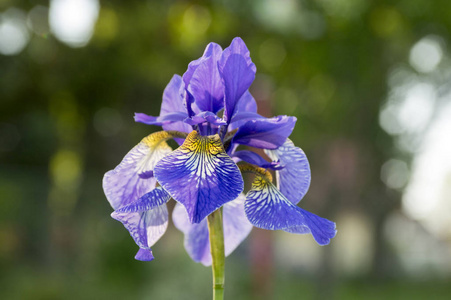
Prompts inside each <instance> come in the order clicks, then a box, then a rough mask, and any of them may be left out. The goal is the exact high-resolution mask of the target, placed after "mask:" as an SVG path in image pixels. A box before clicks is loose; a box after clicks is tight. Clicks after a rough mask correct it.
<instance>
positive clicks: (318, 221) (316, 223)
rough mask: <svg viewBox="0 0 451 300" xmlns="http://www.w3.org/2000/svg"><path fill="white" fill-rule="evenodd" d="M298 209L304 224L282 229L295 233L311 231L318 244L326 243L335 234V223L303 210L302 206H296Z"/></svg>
mask: <svg viewBox="0 0 451 300" xmlns="http://www.w3.org/2000/svg"><path fill="white" fill-rule="evenodd" d="M298 210H299V211H300V212H301V214H302V215H303V216H304V220H305V225H301V226H295V227H291V228H287V229H284V231H286V232H289V233H297V234H306V233H311V234H312V235H313V238H314V239H315V241H316V242H317V243H318V244H319V245H321V246H324V245H328V244H329V243H330V239H332V238H333V237H334V236H335V235H336V234H337V230H336V229H335V223H334V222H332V221H329V220H327V219H324V218H321V217H319V216H317V215H315V214H312V213H311V212H308V211H306V210H303V209H302V208H298Z"/></svg>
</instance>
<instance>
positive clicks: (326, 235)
mask: <svg viewBox="0 0 451 300" xmlns="http://www.w3.org/2000/svg"><path fill="white" fill-rule="evenodd" d="M255 72H256V67H255V65H254V63H253V62H252V60H251V58H250V55H249V50H248V49H247V47H246V45H245V44H244V42H243V41H242V40H241V39H240V38H235V39H234V40H233V41H232V43H231V45H230V46H229V47H228V48H226V49H224V50H222V49H221V47H220V46H219V45H217V44H215V43H210V44H209V45H208V46H207V48H206V49H205V52H204V54H203V56H202V57H201V58H199V59H197V60H195V61H193V62H191V63H190V64H189V65H188V70H187V71H186V72H185V74H184V75H183V76H182V77H180V76H178V75H174V77H173V78H172V79H171V81H170V82H169V84H168V85H167V87H166V89H165V91H164V93H163V102H162V105H161V110H160V116H158V117H154V116H149V115H146V114H143V113H136V114H135V121H136V122H141V123H144V124H149V125H157V126H162V128H163V130H164V131H160V132H156V133H153V134H150V135H149V136H147V137H145V138H144V139H143V140H142V141H141V142H140V143H139V144H138V145H137V146H135V147H134V148H133V149H132V150H131V151H130V152H129V153H128V154H127V155H126V156H125V157H124V159H123V160H122V162H121V163H120V164H119V165H118V166H117V167H116V168H115V169H114V170H111V171H109V172H107V173H106V174H105V176H104V179H103V188H104V191H105V195H106V196H107V199H108V201H109V202H110V204H111V206H112V207H113V209H114V210H115V211H114V212H113V213H112V217H113V218H115V219H117V220H119V221H121V222H122V223H123V224H124V226H125V227H126V228H127V230H128V231H129V232H130V234H131V236H132V237H133V239H134V240H135V242H136V244H137V245H138V246H139V248H140V250H139V251H138V253H137V255H136V257H135V258H136V259H138V260H152V259H153V255H152V251H151V248H150V247H151V246H153V244H154V243H155V242H156V241H157V240H158V239H159V238H160V237H161V236H162V235H163V234H164V232H165V231H166V228H167V226H168V211H167V208H166V202H168V201H169V200H170V199H171V198H173V199H174V200H176V201H177V204H176V206H175V209H174V212H173V221H174V224H175V226H176V227H177V228H178V229H179V230H180V231H182V232H183V233H184V235H185V242H184V244H185V248H186V250H187V252H188V254H189V255H190V256H191V258H192V259H193V260H194V261H196V262H202V263H203V264H204V265H209V264H211V262H212V258H211V255H210V244H209V235H208V228H207V221H206V217H207V216H208V215H210V214H211V213H213V212H214V211H216V210H217V209H219V208H221V207H223V226H224V243H225V254H226V255H228V254H230V253H231V252H232V251H233V250H234V249H235V248H236V247H237V246H238V245H239V244H240V243H241V242H242V241H243V240H244V239H245V238H246V236H247V235H248V234H249V232H250V231H251V229H252V226H256V227H260V228H264V229H269V230H284V231H287V232H290V233H298V234H306V233H311V234H312V235H313V238H314V239H315V240H316V242H317V243H318V244H320V245H326V244H328V243H329V241H330V239H331V238H333V237H334V236H335V234H336V230H335V223H333V222H331V221H329V220H327V219H323V218H321V217H319V216H316V215H314V214H312V213H310V212H308V211H306V210H303V209H301V208H300V207H298V206H297V204H298V202H299V201H300V200H301V199H302V197H303V196H304V195H305V194H306V192H307V190H308V188H309V185H310V167H309V163H308V160H307V157H306V156H305V154H304V152H303V151H302V150H301V149H300V148H298V147H296V146H295V145H294V144H293V143H292V142H291V141H290V140H289V139H288V136H289V135H290V134H291V132H292V130H293V128H294V125H295V123H296V118H295V117H289V116H277V117H273V118H264V117H263V116H261V115H259V114H258V113H257V105H256V102H255V100H254V98H253V97H252V95H251V94H250V92H249V91H248V88H249V87H250V85H251V84H252V82H253V80H254V78H255ZM168 139H174V140H176V141H177V143H178V144H179V145H180V147H179V148H177V149H175V150H174V151H172V149H171V148H170V147H169V146H168V144H167V143H166V141H167V140H168ZM239 145H245V146H249V147H254V148H260V149H264V150H265V152H266V154H267V155H268V156H269V157H270V158H271V159H272V161H271V162H268V161H267V160H265V159H264V158H263V157H261V156H260V155H258V154H257V153H255V152H252V151H249V150H241V151H237V148H238V146H239ZM268 169H270V170H274V172H275V174H276V180H277V185H274V184H273V183H272V175H271V173H270V172H269V171H268ZM242 172H251V173H254V174H255V179H254V182H253V184H252V187H251V189H250V190H249V191H248V192H247V194H246V195H244V194H243V186H244V185H243V179H242V175H241V173H242Z"/></svg>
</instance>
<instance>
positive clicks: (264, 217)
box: [244, 176, 304, 230]
mask: <svg viewBox="0 0 451 300" xmlns="http://www.w3.org/2000/svg"><path fill="white" fill-rule="evenodd" d="M244 210H245V212H246V215H247V218H248V219H249V221H250V222H251V223H252V225H254V226H256V227H259V228H263V229H269V230H279V229H286V228H289V227H294V226H300V225H303V224H304V218H303V217H302V215H300V214H299V211H298V210H297V206H296V205H294V204H293V203H291V202H290V201H288V200H287V198H285V196H284V195H282V193H281V192H280V191H279V190H278V189H277V188H276V187H275V186H274V185H273V184H272V183H271V182H269V181H267V180H265V179H264V178H262V177H261V176H256V177H255V180H254V182H253V183H252V188H251V189H250V190H249V192H248V193H247V195H246V202H245V203H244Z"/></svg>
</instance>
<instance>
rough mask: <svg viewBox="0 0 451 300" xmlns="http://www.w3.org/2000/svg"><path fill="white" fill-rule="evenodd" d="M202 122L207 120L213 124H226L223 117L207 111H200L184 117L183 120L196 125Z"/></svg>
mask: <svg viewBox="0 0 451 300" xmlns="http://www.w3.org/2000/svg"><path fill="white" fill-rule="evenodd" d="M204 122H209V123H211V124H213V125H226V124H227V123H226V122H225V121H224V120H223V119H221V118H220V117H218V116H217V115H215V114H214V113H212V112H209V111H203V112H200V113H198V114H197V115H195V116H192V117H191V118H186V120H185V123H187V124H189V125H197V124H200V123H204Z"/></svg>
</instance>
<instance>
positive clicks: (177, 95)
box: [160, 75, 193, 145]
mask: <svg viewBox="0 0 451 300" xmlns="http://www.w3.org/2000/svg"><path fill="white" fill-rule="evenodd" d="M185 94H186V92H185V86H184V84H183V81H182V78H181V77H180V76H179V75H174V76H173V77H172V79H171V81H170V82H169V83H168V85H167V86H166V88H165V90H164V93H163V103H162V104H161V110H160V116H162V115H166V114H169V113H182V114H184V116H185V118H187V117H188V112H187V107H186V105H187V104H186V103H185V98H184V97H185ZM183 120H184V119H182V120H181V121H183ZM162 126H163V129H164V130H166V131H167V130H175V131H181V132H186V133H190V132H191V131H192V130H193V128H192V127H191V126H189V125H188V124H186V123H184V122H172V123H164V124H163V125H162ZM174 140H175V141H176V142H177V143H178V144H179V145H181V144H182V143H183V139H179V138H175V139H174Z"/></svg>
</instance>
